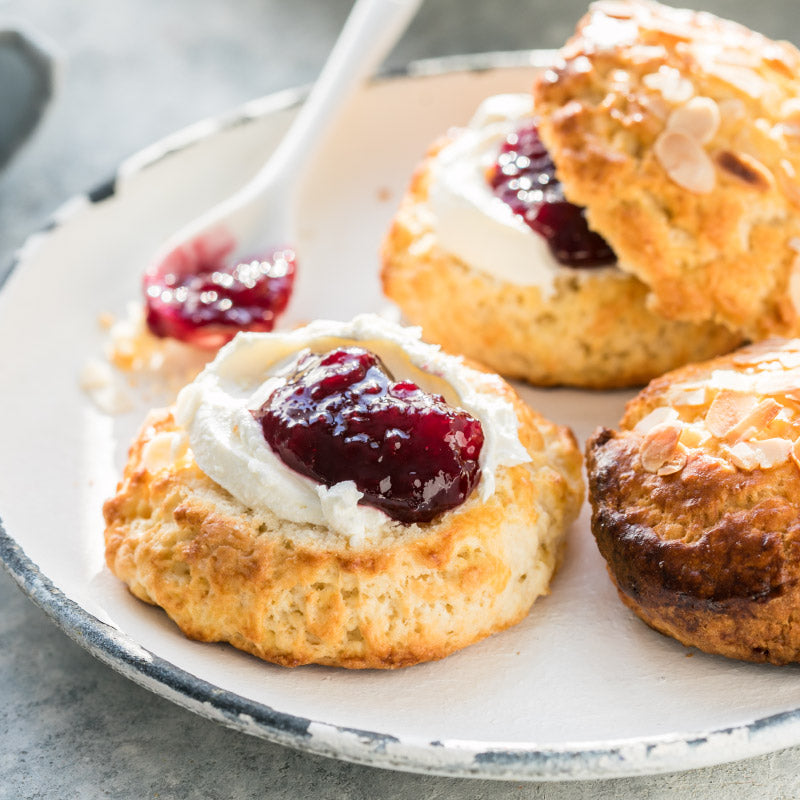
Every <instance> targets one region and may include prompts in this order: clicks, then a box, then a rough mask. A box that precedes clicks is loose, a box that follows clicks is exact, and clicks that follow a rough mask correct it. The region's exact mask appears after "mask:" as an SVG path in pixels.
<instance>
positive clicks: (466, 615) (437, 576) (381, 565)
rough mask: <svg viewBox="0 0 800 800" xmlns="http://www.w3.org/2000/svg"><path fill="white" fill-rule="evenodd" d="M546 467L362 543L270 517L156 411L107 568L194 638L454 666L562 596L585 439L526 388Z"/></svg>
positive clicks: (315, 657)
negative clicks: (545, 601)
mask: <svg viewBox="0 0 800 800" xmlns="http://www.w3.org/2000/svg"><path fill="white" fill-rule="evenodd" d="M503 391H505V392H507V393H508V396H509V397H513V398H514V405H515V408H516V411H517V413H518V415H519V421H520V440H521V442H522V443H523V445H524V446H525V448H526V449H527V450H528V452H529V453H530V455H531V458H532V461H531V463H529V464H523V465H519V466H515V467H509V468H501V470H500V472H499V473H498V475H497V478H498V482H497V490H496V492H495V493H494V494H493V495H492V496H491V497H490V498H489V499H488V500H487V501H485V502H482V501H481V500H480V499H479V498H478V497H477V496H476V493H474V494H473V496H472V497H471V498H470V499H468V500H467V501H466V503H464V504H463V505H462V506H460V507H459V508H457V509H455V510H453V511H449V512H445V513H444V514H442V515H441V516H440V517H437V518H436V519H434V520H433V521H432V522H430V523H424V524H419V525H408V526H404V528H403V529H402V531H401V533H400V534H398V535H396V536H394V537H389V538H386V539H383V540H381V542H380V544H377V545H376V544H373V545H368V544H367V545H363V546H348V544H347V542H346V541H344V540H343V539H342V538H341V537H337V536H335V535H334V534H333V533H332V532H331V531H330V530H328V529H326V528H324V527H319V526H317V527H315V526H313V525H299V524H296V523H290V522H287V521H285V520H281V519H279V518H277V517H275V516H270V515H267V514H265V513H263V512H262V513H260V514H258V513H255V512H254V511H252V510H251V509H248V508H247V507H245V506H244V505H242V504H241V503H240V502H238V501H237V500H235V499H234V498H233V497H232V496H231V495H230V494H228V492H226V491H225V490H224V489H222V488H221V487H220V486H219V485H218V484H217V483H215V482H214V481H212V480H211V479H210V478H208V477H207V476H206V475H205V474H204V473H203V472H202V471H201V470H200V468H199V467H198V466H197V464H196V463H195V461H194V459H193V457H192V454H191V451H190V450H184V452H183V454H182V455H179V456H178V457H177V458H175V457H172V456H170V457H165V456H166V454H168V453H170V452H173V451H174V450H175V448H174V445H173V442H174V441H175V439H174V438H173V437H170V434H174V433H176V432H179V428H178V426H177V425H176V423H175V421H174V419H173V417H172V415H171V413H170V412H165V411H161V412H153V413H152V414H151V416H150V418H149V419H148V420H147V422H146V423H145V425H144V427H143V428H142V430H141V432H140V433H139V435H138V437H137V438H136V440H135V441H134V443H133V446H132V448H131V451H130V456H129V460H128V463H127V466H126V467H125V473H124V477H123V480H122V482H121V483H120V485H119V487H118V492H117V495H116V496H115V497H114V498H112V499H110V500H108V501H107V502H106V504H105V508H104V513H105V519H106V526H107V527H106V534H105V540H106V561H107V563H108V566H109V567H110V569H111V570H112V572H113V573H114V574H115V575H117V576H118V577H119V578H121V579H122V580H123V581H125V583H127V584H128V586H129V588H130V590H131V592H132V593H133V594H134V595H136V597H139V598H140V599H142V600H144V601H146V602H148V603H152V604H154V605H158V606H161V607H162V608H163V609H164V610H165V611H166V612H167V614H168V615H169V616H170V617H171V618H172V619H173V620H174V621H175V622H176V623H177V624H178V626H179V627H180V628H181V630H182V631H183V632H184V633H185V634H186V635H187V636H189V637H190V638H193V639H198V640H201V641H226V642H230V643H231V644H232V645H234V646H235V647H237V648H239V649H241V650H245V651H247V652H249V653H252V654H253V655H256V656H258V657H259V658H263V659H266V660H267V661H272V662H275V663H277V664H282V665H285V666H295V665H299V664H308V663H317V664H328V665H335V666H343V667H350V668H395V667H402V666H408V665H411V664H415V663H417V662H420V661H428V660H432V659H438V658H442V657H443V656H446V655H447V654H448V653H451V652H453V651H454V650H457V649H459V648H461V647H464V646H465V645H468V644H470V643H471V642H474V641H476V640H478V639H481V638H483V637H485V636H488V635H489V634H491V633H493V632H495V631H499V630H502V629H504V628H506V627H508V626H510V625H513V624H514V623H516V622H518V621H520V620H521V619H522V618H523V617H524V616H525V614H526V613H527V612H528V610H529V608H530V606H531V604H532V603H533V601H534V600H535V599H536V597H537V596H539V595H541V594H545V593H547V591H548V584H549V581H550V578H551V576H552V574H553V572H554V571H555V569H556V567H557V565H558V562H559V559H560V555H561V550H562V542H563V536H564V532H565V527H566V526H567V525H568V523H569V522H570V521H571V520H572V519H574V517H575V516H576V514H577V511H578V508H579V506H580V503H581V500H582V495H583V479H582V474H581V458H580V454H579V452H578V450H577V447H576V445H575V442H574V439H573V437H572V435H571V433H570V432H569V431H568V430H567V429H565V428H560V427H557V426H555V425H553V424H551V423H549V422H547V421H546V420H544V419H543V418H542V417H540V416H539V415H537V414H535V413H534V412H532V411H531V410H530V409H529V408H527V406H525V405H524V404H523V403H522V402H521V401H520V400H519V399H518V398H517V397H516V395H515V394H514V393H513V390H512V389H511V388H510V387H507V386H506V388H505V389H504V390H503Z"/></svg>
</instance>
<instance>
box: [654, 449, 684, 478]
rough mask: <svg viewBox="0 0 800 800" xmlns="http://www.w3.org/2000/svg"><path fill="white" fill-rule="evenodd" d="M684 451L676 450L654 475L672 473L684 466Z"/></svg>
mask: <svg viewBox="0 0 800 800" xmlns="http://www.w3.org/2000/svg"><path fill="white" fill-rule="evenodd" d="M686 461H687V457H686V453H685V452H684V451H683V450H680V449H678V450H676V451H675V454H674V455H673V456H672V458H671V459H670V460H669V461H667V463H666V464H664V466H663V467H660V468H659V469H658V470H657V471H656V475H662V476H663V475H674V474H675V473H676V472H680V471H681V470H682V469H683V468H684V467H685V466H686Z"/></svg>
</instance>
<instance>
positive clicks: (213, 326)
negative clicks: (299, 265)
mask: <svg viewBox="0 0 800 800" xmlns="http://www.w3.org/2000/svg"><path fill="white" fill-rule="evenodd" d="M232 251H233V243H232V241H230V240H228V241H227V242H224V243H223V244H220V243H219V242H217V243H216V245H212V244H211V243H209V242H207V241H203V240H198V241H197V242H192V243H191V244H190V245H187V246H184V247H181V248H179V249H177V250H175V251H173V253H171V254H170V256H168V258H167V259H166V260H165V262H164V263H163V264H161V265H160V267H159V269H158V270H152V271H149V272H148V273H147V274H146V275H145V277H144V294H145V302H146V305H147V326H148V328H149V329H150V331H151V332H152V333H153V334H155V335H156V336H159V337H162V338H165V337H171V338H173V339H179V340H180V341H182V342H186V343H188V344H193V345H196V346H198V347H205V348H210V349H213V348H217V347H221V346H222V345H223V344H225V343H226V342H228V341H230V340H231V339H232V338H233V337H234V336H235V335H236V334H237V333H238V332H239V331H271V330H272V328H273V327H274V325H275V320H276V319H277V317H278V316H279V315H280V314H281V313H282V312H283V311H284V310H285V308H286V306H287V304H288V302H289V297H290V296H291V293H292V287H293V285H294V278H295V271H296V262H295V255H294V252H293V251H292V250H289V249H283V250H275V251H273V252H271V253H269V254H267V255H264V256H256V257H254V258H252V259H248V260H244V261H241V262H233V263H231V261H230V260H229V257H230V254H231V252H232Z"/></svg>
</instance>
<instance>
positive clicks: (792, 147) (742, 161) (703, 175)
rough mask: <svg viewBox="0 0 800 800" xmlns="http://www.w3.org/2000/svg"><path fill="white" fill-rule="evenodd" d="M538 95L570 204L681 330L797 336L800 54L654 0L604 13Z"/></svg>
mask: <svg viewBox="0 0 800 800" xmlns="http://www.w3.org/2000/svg"><path fill="white" fill-rule="evenodd" d="M561 55H562V56H563V60H562V61H561V62H560V64H559V65H558V66H556V67H554V68H553V69H550V70H547V71H546V72H544V73H543V74H542V76H541V77H540V79H538V80H537V82H536V85H535V87H534V97H535V103H536V107H537V108H538V110H539V112H540V113H541V127H540V130H541V134H542V137H543V139H544V140H545V143H546V144H547V147H548V149H549V150H550V153H551V155H552V157H553V160H554V162H555V164H556V166H557V169H558V176H559V178H560V180H561V181H562V183H563V184H564V189H565V192H566V195H567V197H568V198H569V199H570V200H571V201H572V202H574V203H577V204H579V205H583V206H586V208H587V209H588V219H589V222H590V224H591V226H592V227H593V228H594V229H595V230H597V231H600V232H601V233H602V235H603V236H604V237H605V238H606V239H607V241H608V242H609V243H610V244H611V246H612V247H613V248H614V251H615V252H616V253H617V256H618V257H619V259H620V264H621V266H622V267H623V269H626V270H628V271H630V272H631V273H632V274H634V275H636V276H637V277H639V278H641V279H642V280H643V281H644V282H645V283H646V284H647V285H648V287H649V288H650V289H651V290H652V297H651V300H652V307H653V309H654V310H656V311H658V312H659V313H661V314H663V315H664V316H667V317H669V318H671V319H682V320H691V321H695V322H699V321H705V320H714V321H717V322H720V323H724V324H726V325H728V326H729V327H731V328H732V329H733V330H738V331H743V332H744V333H745V335H746V337H747V338H751V339H758V338H764V337H765V336H770V335H776V334H780V335H797V333H798V332H800V260H799V259H798V252H797V250H798V245H800V238H798V237H800V178H798V175H800V146H798V145H800V124H798V123H800V101H798V97H800V79H799V78H798V76H800V53H798V51H797V50H796V49H795V48H794V47H793V46H792V45H790V44H787V43H785V42H773V41H770V40H769V39H766V38H765V37H764V36H761V35H760V34H757V33H753V32H752V31H750V30H748V29H747V28H744V27H742V26H741V25H737V24H735V23H733V22H728V21H725V20H721V19H718V18H716V17H714V16H712V15H710V14H707V13H704V12H692V11H686V10H678V9H674V8H669V7H666V6H662V5H659V4H657V3H654V2H648V0H629V2H626V1H625V0H623V1H622V2H619V1H618V0H607V1H606V2H598V3H596V4H594V5H593V6H592V7H591V8H590V11H589V13H588V14H587V15H586V17H584V19H583V20H582V21H581V22H580V23H579V25H578V29H577V33H576V35H575V36H574V37H573V38H572V39H571V40H570V41H569V42H568V43H567V45H566V46H565V47H564V49H563V50H562V53H561Z"/></svg>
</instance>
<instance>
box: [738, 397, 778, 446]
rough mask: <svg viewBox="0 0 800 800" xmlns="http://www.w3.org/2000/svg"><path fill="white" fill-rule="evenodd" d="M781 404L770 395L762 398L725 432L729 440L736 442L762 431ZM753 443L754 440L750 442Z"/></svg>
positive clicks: (772, 418)
mask: <svg viewBox="0 0 800 800" xmlns="http://www.w3.org/2000/svg"><path fill="white" fill-rule="evenodd" d="M781 408H782V406H781V404H780V403H777V402H776V401H775V400H773V399H772V398H771V397H768V398H766V399H764V400H762V401H761V402H760V403H759V404H758V405H757V406H756V407H755V408H754V409H753V410H752V411H751V412H750V413H749V414H748V415H747V416H746V417H745V418H744V419H742V420H741V421H740V422H738V423H737V424H736V425H734V426H733V428H731V429H730V430H729V431H728V432H727V433H726V434H725V439H726V440H727V441H729V442H738V441H741V440H742V439H748V438H749V437H751V436H754V435H755V434H757V433H758V432H759V431H763V430H764V429H765V428H766V427H767V426H768V425H769V424H770V422H772V420H774V419H775V417H777V416H778V412H779V411H780V410H781ZM750 444H754V442H750Z"/></svg>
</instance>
